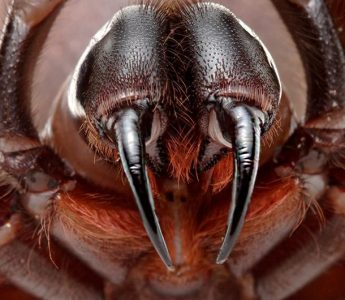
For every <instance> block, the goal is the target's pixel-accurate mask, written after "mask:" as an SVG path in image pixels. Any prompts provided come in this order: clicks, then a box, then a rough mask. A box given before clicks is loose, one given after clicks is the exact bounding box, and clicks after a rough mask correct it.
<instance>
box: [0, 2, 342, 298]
mask: <svg viewBox="0 0 345 300" xmlns="http://www.w3.org/2000/svg"><path fill="white" fill-rule="evenodd" d="M66 2H68V1H62V0H54V1H47V0H38V1H20V0H17V1H16V0H14V1H12V2H11V3H10V5H9V8H8V14H7V18H6V19H5V24H4V30H3V35H2V39H1V48H0V51H1V52H0V53H1V58H0V95H1V99H0V121H1V122H0V168H1V169H0V170H1V176H2V178H3V183H2V187H1V195H2V198H1V206H0V208H1V210H0V212H1V214H0V217H1V219H0V220H1V226H2V227H1V229H0V245H1V246H0V274H2V275H3V276H4V282H5V280H6V281H7V282H10V283H12V284H14V285H16V286H17V287H18V288H19V289H22V290H24V291H27V292H29V293H30V294H32V295H34V296H36V297H40V298H45V299H72V298H73V299H74V298H75V299H82V298H86V299H102V298H107V299H131V298H135V299H162V298H164V299H175V298H178V297H179V298H181V297H182V298H183V299H200V298H202V299H203V298H206V299H238V298H240V299H256V298H261V299H283V298H286V297H288V296H290V295H292V294H293V293H294V292H296V291H297V290H298V289H300V288H301V287H303V286H304V285H306V284H307V283H309V282H310V281H311V280H312V279H314V278H316V277H317V276H318V275H320V274H322V273H323V272H324V271H325V270H326V269H327V268H328V267H330V266H331V265H332V264H333V263H334V262H337V261H338V260H340V259H341V258H342V257H343V254H344V252H345V249H344V245H343V244H344V234H343V231H344V230H343V229H344V220H343V218H344V217H343V213H344V203H343V199H344V192H343V189H344V183H343V179H344V163H345V162H344V154H345V153H344V127H345V121H344V115H345V114H344V113H345V108H344V106H345V98H344V97H345V85H344V81H345V55H344V49H343V45H342V41H341V40H340V37H341V33H339V32H338V31H337V30H336V27H335V25H334V20H333V19H332V14H331V13H330V11H329V8H328V6H327V3H325V2H324V1H321V0H319V1H316V0H312V1H302V0H300V1H299V0H289V1H278V0H277V1H275V0H273V1H272V3H273V4H274V6H275V7H276V9H277V11H278V12H279V13H280V15H281V18H282V19H283V20H284V22H285V23H286V25H287V27H288V29H289V30H290V32H291V35H292V37H293V39H294V41H295V43H296V46H297V48H298V50H299V52H300V55H301V59H302V61H303V65H304V72H305V76H306V81H307V86H308V95H307V110H306V115H305V120H304V122H303V124H298V125H296V124H293V122H292V121H291V120H292V118H293V117H292V115H293V113H292V112H291V109H290V105H289V99H288V97H287V96H286V94H285V93H284V82H282V80H281V78H280V76H279V70H278V68H277V66H276V64H275V62H274V59H273V58H272V56H271V54H270V51H269V49H267V47H266V46H265V45H264V43H263V42H262V41H261V40H260V38H259V37H258V36H257V35H256V34H255V33H254V31H253V30H252V29H251V28H250V27H249V26H248V25H246V24H245V23H244V22H243V21H241V20H240V19H238V18H237V17H236V16H235V15H234V14H233V13H232V12H231V11H230V10H229V9H228V8H227V7H225V6H222V5H221V4H219V3H216V1H214V2H201V1H182V0H180V1H151V2H143V3H140V4H136V5H130V6H127V7H124V8H123V9H121V10H119V11H118V12H116V13H115V15H114V17H113V18H112V19H111V20H109V21H108V22H107V23H106V24H105V25H104V26H103V27H102V28H101V29H100V30H99V31H98V32H97V33H96V34H95V35H94V37H93V38H92V39H91V41H90V43H89V46H88V47H87V48H86V49H85V51H84V53H83V54H82V55H81V58H80V60H79V62H78V64H77V66H76V67H75V69H74V71H73V73H72V74H71V76H70V77H69V78H68V79H67V80H66V83H65V84H64V86H63V87H62V89H61V91H60V92H59V94H58V95H57V97H56V99H55V100H54V101H52V109H51V114H50V116H49V118H48V119H47V121H46V124H45V126H44V129H42V130H38V129H37V128H36V127H35V126H34V123H33V118H32V114H31V108H30V107H31V103H32V102H33V100H32V97H31V83H32V78H31V77H32V74H33V70H34V69H35V66H36V63H37V60H38V57H39V54H40V51H41V49H42V46H43V42H44V40H45V38H46V36H47V34H48V33H49V30H50V28H51V26H52V24H53V23H54V20H55V18H56V17H57V15H58V14H59V12H60V11H61V10H62V9H63V7H64V5H65V4H66ZM316 208H318V209H319V211H322V210H325V213H324V214H322V215H324V218H325V225H324V228H323V229H322V230H321V231H320V232H318V231H317V230H316V231H315V233H314V234H315V238H314V240H311V239H308V238H307V237H306V234H305V232H303V230H297V232H296V233H295V234H294V235H293V236H292V237H290V236H289V234H291V232H293V230H295V229H296V228H297V227H298V226H299V225H300V224H304V225H306V226H310V227H312V228H313V226H314V227H316V226H315V223H317V224H318V222H319V215H321V213H319V214H315V211H316ZM37 226H38V231H39V234H38V235H35V234H33V232H35V227H36V228H37ZM36 230H37V229H36ZM315 240H316V243H317V244H318V246H319V249H320V252H321V253H322V254H324V255H325V258H324V259H321V258H320V257H317V256H315V255H310V252H312V250H311V249H312V248H313V245H314V243H315ZM301 241H303V246H302V247H297V245H298V244H299V243H300V242H301ZM37 243H38V244H39V246H37ZM28 253H31V255H30V259H28V256H27V255H28ZM277 261H279V262H277ZM62 283H65V284H62ZM0 293H5V292H2V291H1V286H0ZM4 295H6V294H4Z"/></svg>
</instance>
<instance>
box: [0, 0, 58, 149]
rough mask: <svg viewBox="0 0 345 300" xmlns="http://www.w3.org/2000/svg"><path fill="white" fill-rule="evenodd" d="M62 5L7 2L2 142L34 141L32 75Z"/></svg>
mask: <svg viewBox="0 0 345 300" xmlns="http://www.w3.org/2000/svg"><path fill="white" fill-rule="evenodd" d="M64 2H65V1H63V0H53V1H48V0H40V1H33V0H30V1H25V0H14V1H11V4H10V7H9V9H8V10H9V11H8V15H7V18H6V24H5V29H4V34H3V36H2V39H1V46H0V99H1V101H0V121H1V122H0V138H2V139H3V138H4V137H11V138H13V137H27V138H31V139H37V133H36V130H35V129H34V126H33V124H32V122H31V117H30V100H31V99H30V98H31V97H30V94H31V90H30V87H31V84H32V75H33V70H34V66H35V65H36V62H37V59H38V57H39V54H40V50H41V48H42V45H43V42H44V39H45V38H46V36H47V34H48V32H49V30H50V28H51V25H52V24H53V21H54V19H55V17H56V16H57V14H58V12H59V9H60V8H61V7H62V5H63V3H64ZM0 141H1V144H0V145H1V146H2V148H3V147H5V145H3V143H4V140H0ZM7 142H8V141H7ZM7 147H8V143H7ZM0 150H2V149H1V148H0Z"/></svg>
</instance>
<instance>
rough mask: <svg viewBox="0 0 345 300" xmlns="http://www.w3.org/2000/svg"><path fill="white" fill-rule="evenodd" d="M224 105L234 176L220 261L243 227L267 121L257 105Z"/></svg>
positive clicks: (218, 259) (226, 255)
mask: <svg viewBox="0 0 345 300" xmlns="http://www.w3.org/2000/svg"><path fill="white" fill-rule="evenodd" d="M222 108H223V110H222V111H223V112H224V113H225V114H226V115H227V116H228V117H230V118H231V120H232V124H233V127H232V130H231V132H230V137H231V142H232V144H233V153H234V154H233V155H234V179H233V185H232V196H231V207H230V212H229V216H228V223H227V230H226V234H225V237H224V240H223V244H222V246H221V248H220V251H219V254H218V257H217V264H222V263H224V262H225V261H226V260H227V258H228V257H229V255H230V252H231V250H232V248H233V247H234V244H235V242H236V240H237V238H238V236H239V233H240V231H241V229H242V227H243V223H244V219H245V216H246V213H247V209H248V206H249V203H250V201H251V197H252V193H253V189H254V184H255V180H256V175H257V171H258V165H259V155H260V136H261V124H263V123H264V114H263V112H262V111H260V110H259V109H257V108H253V107H249V106H247V105H241V106H231V105H230V106H229V103H227V104H225V105H223V107H222Z"/></svg>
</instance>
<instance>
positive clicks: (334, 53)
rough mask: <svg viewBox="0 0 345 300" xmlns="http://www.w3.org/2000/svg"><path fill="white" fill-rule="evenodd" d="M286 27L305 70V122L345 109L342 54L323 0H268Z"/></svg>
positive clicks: (343, 59) (344, 70) (344, 66)
mask: <svg viewBox="0 0 345 300" xmlns="http://www.w3.org/2000/svg"><path fill="white" fill-rule="evenodd" d="M272 1H273V3H274V4H275V5H276V7H277V8H278V10H279V12H280V13H281V16H282V18H283V20H284V21H285V23H286V25H287V26H288V28H289V30H290V32H291V34H292V36H293V38H294V40H295V42H296V44H297V47H298V49H299V51H300V53H301V58H302V60H303V63H304V67H305V70H306V77H307V84H308V105H307V116H306V121H307V122H309V121H311V120H313V119H317V118H320V117H323V116H324V115H325V114H328V113H330V112H335V111H339V110H343V111H344V109H345V85H344V82H345V55H344V50H343V47H342V44H341V42H340V40H339V38H338V35H337V31H336V29H335V27H334V24H333V21H332V18H331V16H330V13H329V11H328V9H327V6H326V4H325V3H324V1H323V0H316V1H311V0H308V1H305V0H284V1H281V0H272Z"/></svg>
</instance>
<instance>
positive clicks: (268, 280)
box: [257, 187, 345, 299]
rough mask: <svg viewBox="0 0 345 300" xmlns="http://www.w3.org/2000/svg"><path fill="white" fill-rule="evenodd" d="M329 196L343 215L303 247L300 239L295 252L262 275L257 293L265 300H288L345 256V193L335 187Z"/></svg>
mask: <svg viewBox="0 0 345 300" xmlns="http://www.w3.org/2000/svg"><path fill="white" fill-rule="evenodd" d="M327 196H328V198H330V200H331V201H330V202H331V204H332V205H333V208H336V210H337V212H339V208H341V209H342V213H338V214H335V215H334V216H332V217H331V218H330V220H329V221H328V222H327V225H326V226H325V227H324V228H323V230H322V231H321V232H319V233H316V234H315V235H313V238H309V240H308V241H306V242H305V241H303V246H302V243H301V242H300V241H299V240H297V245H296V244H295V247H294V248H296V249H297V250H296V251H288V252H289V255H288V256H287V257H285V259H282V260H281V259H279V258H278V259H277V260H276V263H275V264H274V267H272V268H270V270H269V272H267V273H266V272H265V273H264V274H261V275H260V277H259V278H258V281H257V291H258V294H259V296H260V297H261V298H262V299H285V298H286V297H288V296H290V295H292V294H293V293H295V292H296V291H297V290H299V289H300V288H302V287H303V286H305V285H306V284H307V283H309V282H310V281H312V280H313V279H315V278H316V277H317V276H319V275H320V274H322V273H323V272H325V271H326V270H327V269H328V268H329V267H331V266H332V265H333V264H334V263H336V262H337V261H339V260H340V259H342V258H343V257H344V255H345V243H344V240H345V217H344V212H345V193H344V191H341V190H340V189H339V188H337V187H333V188H331V189H330V190H329V192H328V194H327ZM295 241H296V239H295ZM282 251H283V250H282Z"/></svg>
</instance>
